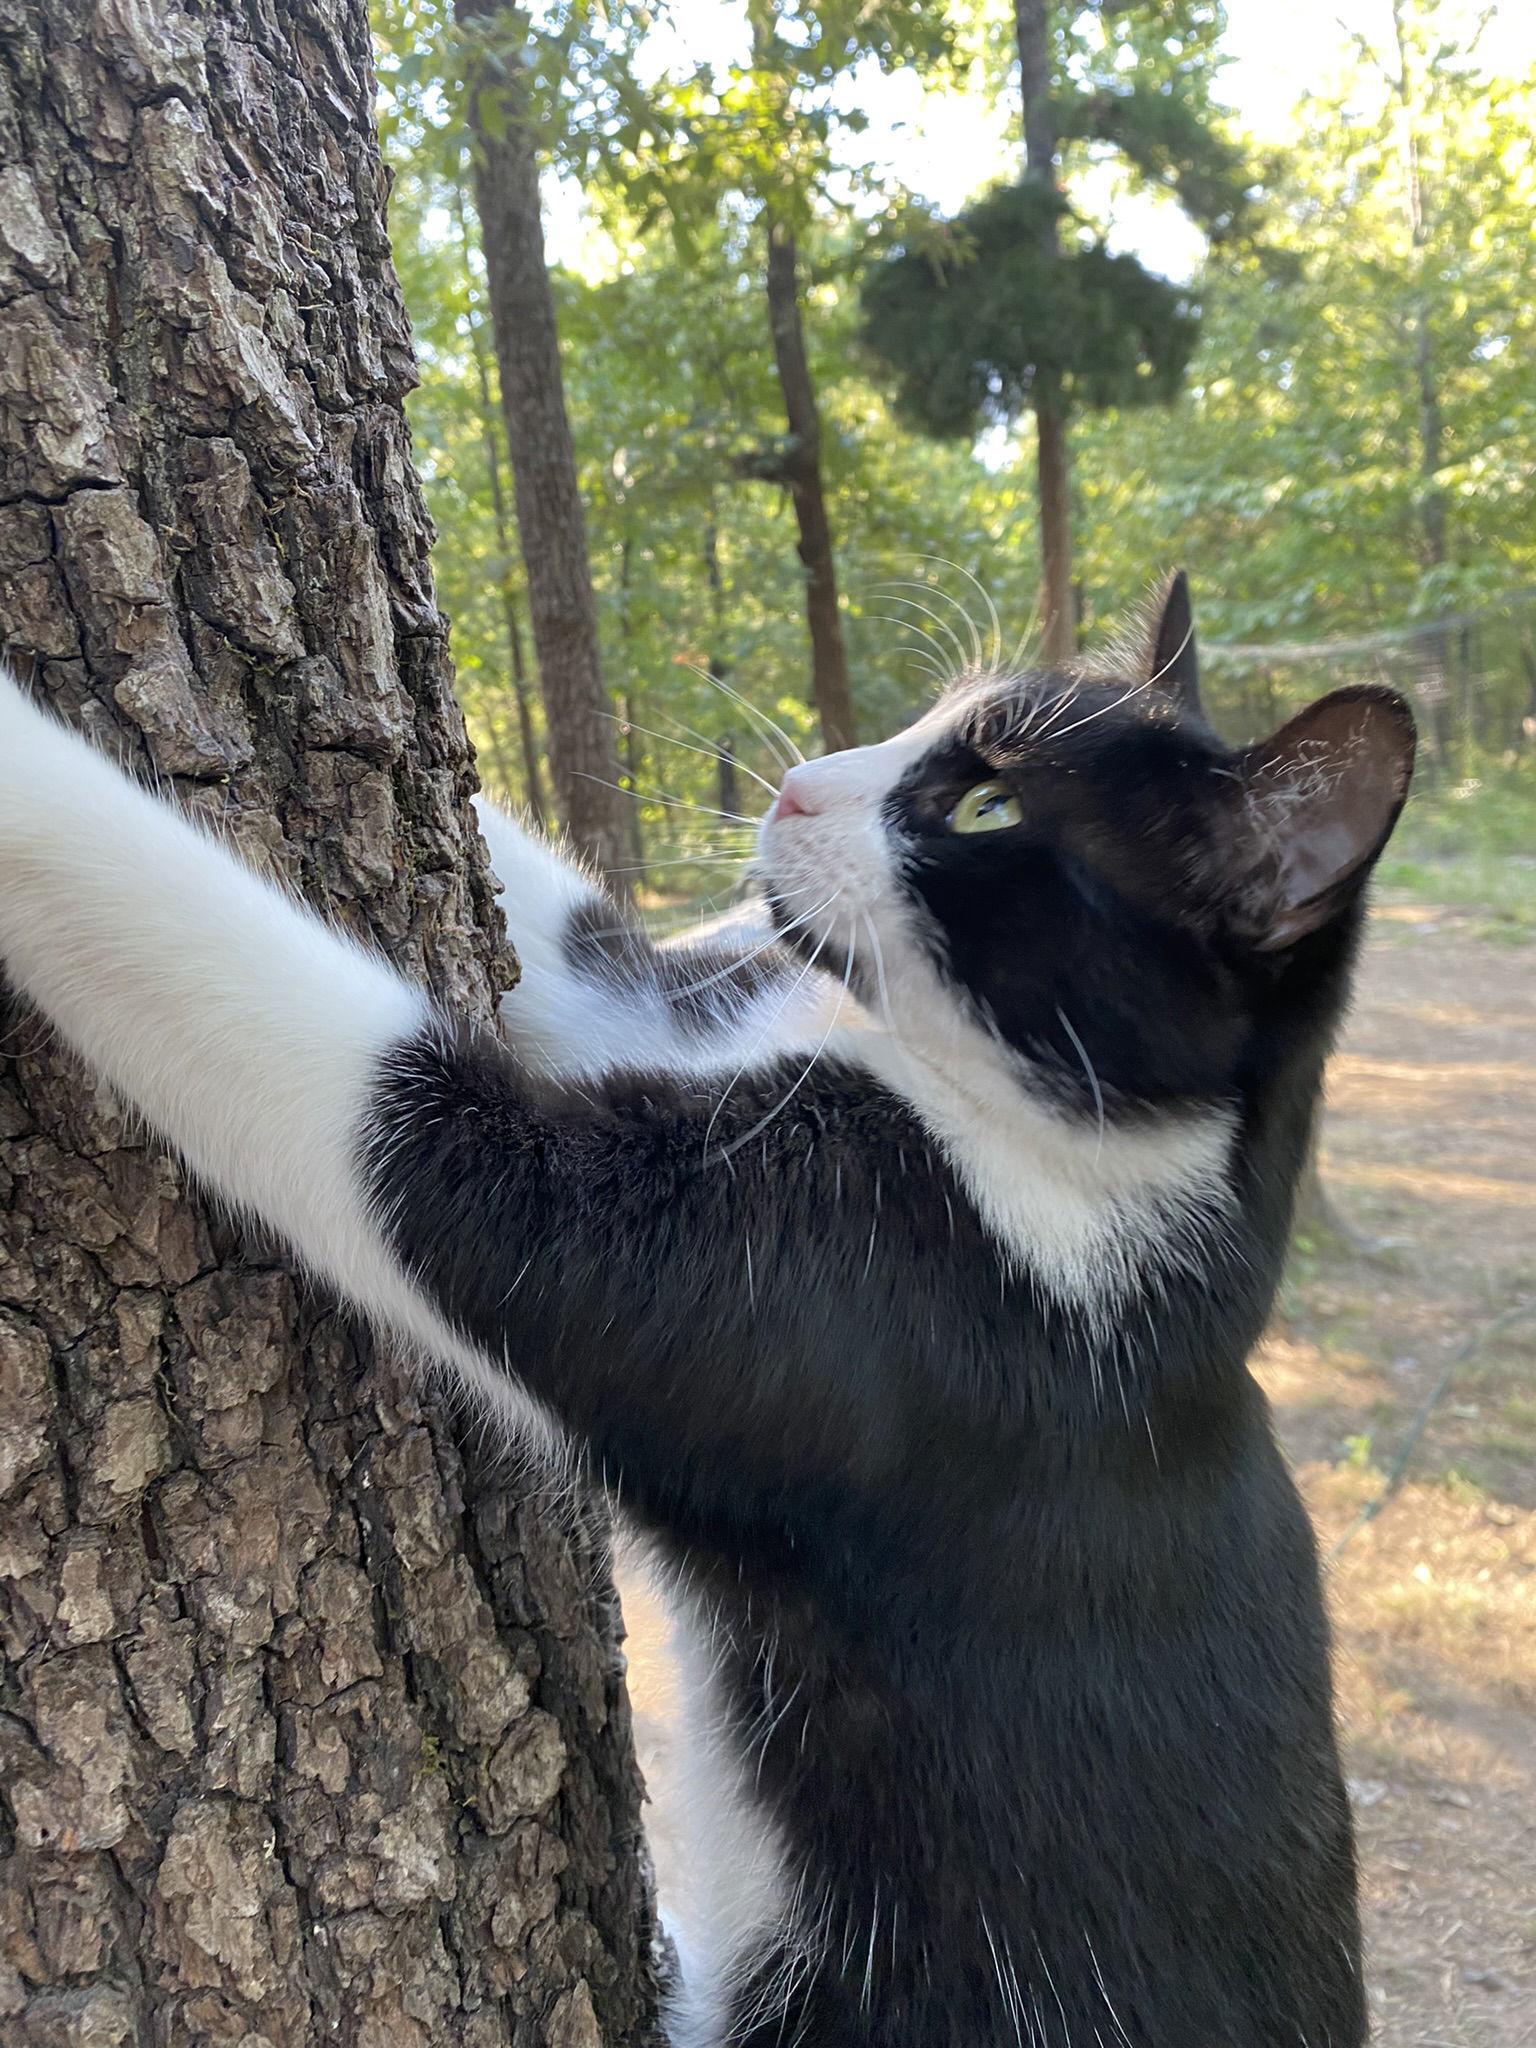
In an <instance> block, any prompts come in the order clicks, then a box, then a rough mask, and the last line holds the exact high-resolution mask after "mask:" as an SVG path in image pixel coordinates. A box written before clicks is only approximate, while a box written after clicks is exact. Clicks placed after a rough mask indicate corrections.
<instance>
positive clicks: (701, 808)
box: [576, 768, 757, 829]
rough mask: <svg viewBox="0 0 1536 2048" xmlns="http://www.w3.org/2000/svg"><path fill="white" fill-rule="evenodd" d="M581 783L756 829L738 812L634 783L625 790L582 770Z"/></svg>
mask: <svg viewBox="0 0 1536 2048" xmlns="http://www.w3.org/2000/svg"><path fill="white" fill-rule="evenodd" d="M576 773H577V775H578V776H579V777H580V778H581V780H582V781H583V782H596V783H598V784H600V785H601V787H602V788H604V789H616V790H617V791H618V793H619V795H620V796H632V797H637V798H638V799H639V801H640V802H641V803H647V804H665V805H666V806H667V807H668V809H669V810H674V811H697V812H698V813H699V815H700V817H703V818H724V819H725V820H726V822H727V823H728V824H731V825H746V826H749V827H752V828H753V829H755V828H756V825H757V820H756V819H755V818H744V817H742V815H741V813H740V812H739V811H717V810H716V809H715V807H714V805H713V804H691V803H689V802H688V801H687V800H686V799H685V798H683V797H680V796H663V795H662V793H661V791H660V790H659V789H642V788H641V787H640V785H639V784H638V783H634V784H632V785H631V787H630V788H628V789H626V788H625V787H624V785H623V783H622V782H609V781H608V780H607V778H606V777H605V776H602V775H589V774H588V773H587V771H586V769H584V768H578V769H577V770H576Z"/></svg>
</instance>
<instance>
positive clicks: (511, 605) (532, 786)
mask: <svg viewBox="0 0 1536 2048" xmlns="http://www.w3.org/2000/svg"><path fill="white" fill-rule="evenodd" d="M456 198H457V205H458V217H459V236H460V240H461V241H462V242H463V244H464V249H465V255H466V259H467V256H468V251H469V235H468V232H467V228H466V224H465V220H464V207H463V199H462V196H461V195H457V194H456ZM465 271H466V274H468V273H469V264H468V261H467V260H466V262H465ZM469 345H470V347H471V348H472V349H473V351H474V357H475V376H476V379H477V381H478V383H479V386H480V432H481V438H482V440H483V442H484V445H485V466H486V473H487V475H488V476H489V478H490V485H491V510H492V513H493V515H494V517H495V521H496V552H497V554H498V555H499V556H500V558H501V616H502V621H503V623H504V625H505V626H506V629H507V656H508V659H509V661H510V663H511V675H512V695H513V697H514V699H515V701H516V705H517V734H518V740H519V743H520V744H521V747H522V753H523V796H524V801H525V802H526V803H527V805H528V809H529V812H530V813H531V815H532V818H533V821H534V823H535V824H536V825H537V826H538V827H539V829H540V830H541V831H546V830H547V829H548V817H549V807H548V805H547V804H546V803H545V801H544V786H543V784H544V779H543V776H542V775H541V774H540V772H539V746H538V741H537V740H536V739H535V737H534V731H533V707H532V706H531V705H530V704H529V702H528V670H527V664H526V663H525V661H524V659H523V625H522V621H521V619H520V618H519V617H518V615H517V592H516V591H515V590H514V589H513V587H512V527H511V522H510V521H509V520H508V518H507V494H506V492H505V491H504V490H503V489H502V483H501V445H500V439H499V436H498V434H497V431H496V429H497V424H498V423H497V419H496V415H495V409H494V407H493V406H492V404H491V374H490V365H489V363H488V362H487V361H486V351H485V332H484V329H483V328H482V327H481V324H480V322H479V320H478V319H477V318H476V317H475V315H474V313H473V312H471V314H470V316H469ZM503 431H504V430H503Z"/></svg>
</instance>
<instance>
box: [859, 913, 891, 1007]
mask: <svg viewBox="0 0 1536 2048" xmlns="http://www.w3.org/2000/svg"><path fill="white" fill-rule="evenodd" d="M859 915H860V918H861V919H862V921H863V925H864V929H865V930H866V931H867V932H868V933H869V942H870V947H871V949H872V951H873V953H874V956H875V980H876V982H877V984H878V986H879V989H880V1014H881V1016H882V1017H884V1019H885V1028H886V1030H887V1031H889V1032H892V1033H894V1032H895V1029H896V1023H895V1019H894V1018H893V1017H892V1015H891V994H890V990H889V989H888V988H887V986H886V981H885V950H884V948H883V947H882V946H881V944H880V934H879V932H878V931H877V930H876V928H875V921H874V919H873V918H872V917H871V916H870V914H869V912H868V911H867V910H864V911H861V912H860V913H859Z"/></svg>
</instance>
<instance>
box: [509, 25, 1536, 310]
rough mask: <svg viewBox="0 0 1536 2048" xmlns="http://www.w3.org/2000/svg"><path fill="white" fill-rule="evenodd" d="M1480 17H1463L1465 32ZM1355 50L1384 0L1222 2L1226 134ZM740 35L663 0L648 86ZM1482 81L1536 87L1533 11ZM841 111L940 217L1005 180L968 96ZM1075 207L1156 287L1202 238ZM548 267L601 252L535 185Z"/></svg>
mask: <svg viewBox="0 0 1536 2048" xmlns="http://www.w3.org/2000/svg"><path fill="white" fill-rule="evenodd" d="M1488 12H1489V10H1488V9H1487V8H1486V7H1484V6H1476V5H1469V6H1467V7H1466V8H1465V9H1464V14H1465V18H1466V21H1467V22H1468V23H1469V24H1475V23H1476V21H1477V20H1478V19H1479V18H1480V17H1481V16H1482V15H1483V14H1485V13H1488ZM1354 37H1364V38H1365V39H1366V40H1367V42H1369V43H1370V45H1371V46H1372V48H1373V49H1375V50H1377V51H1378V52H1380V53H1381V55H1382V56H1383V57H1386V56H1388V55H1389V53H1390V50H1391V41H1392V6H1391V0H1283V4H1281V0H1227V33H1226V36H1225V39H1224V45H1223V46H1224V48H1225V50H1226V52H1227V53H1228V55H1229V57H1230V59H1231V61H1230V62H1229V63H1228V64H1227V65H1226V67H1225V68H1224V69H1223V71H1222V73H1221V81H1220V86H1219V92H1220V95H1221V97H1222V98H1223V99H1224V100H1225V101H1226V102H1227V103H1228V104H1229V105H1230V106H1231V107H1232V108H1233V110H1234V112H1235V114H1236V116H1237V123H1238V126H1239V127H1240V128H1241V129H1243V130H1245V131H1247V132H1248V133H1249V134H1251V135H1253V136H1254V137H1255V138H1257V139H1258V140H1259V141H1261V142H1283V141H1284V140H1285V139H1286V137H1287V135H1288V134H1289V133H1291V131H1292V129H1293V127H1294V120H1293V116H1294V111H1295V108H1296V106H1297V104H1298V102H1299V101H1300V100H1301V99H1302V97H1303V96H1304V95H1305V94H1306V93H1307V92H1309V91H1319V90H1326V89H1327V88H1328V87H1329V86H1330V85H1331V84H1332V83H1333V82H1334V81H1335V80H1336V79H1337V78H1338V77H1339V76H1340V75H1341V73H1342V72H1343V71H1344V70H1345V69H1346V67H1347V66H1348V64H1349V62H1350V60H1351V54H1352V53H1351V39H1352V38H1354ZM746 45H747V32H746V17H745V10H744V9H743V8H742V7H741V6H740V4H739V0H674V4H673V6H672V8H671V10H670V13H669V16H668V17H667V18H666V20H665V21H664V22H658V24H657V26H656V28H655V30H654V31H653V32H652V35H651V37H650V38H649V40H648V42H647V44H646V45H645V47H644V50H643V53H642V65H641V68H642V69H643V70H644V71H646V72H647V73H650V74H652V75H656V74H659V73H660V72H662V71H663V70H666V69H669V68H680V67H682V66H684V65H692V64H699V63H709V64H714V65H718V66H720V67H721V68H722V69H723V68H725V67H727V66H729V65H730V64H731V63H733V62H739V61H742V60H744V58H745V55H746ZM1477 54H1478V57H1479V59H1480V60H1481V64H1482V68H1483V69H1484V70H1485V71H1486V72H1487V73H1488V74H1489V75H1490V76H1501V77H1505V78H1511V79H1520V78H1527V77H1530V76H1531V75H1532V74H1536V5H1533V4H1531V0H1504V5H1503V6H1501V7H1497V8H1495V9H1494V10H1492V12H1491V14H1489V19H1488V21H1487V25H1486V27H1485V28H1484V30H1483V33H1482V37H1481V39H1480V41H1479V43H1478V49H1477ZM845 96H846V99H847V103H848V104H849V106H850V107H852V106H857V107H858V108H859V109H860V110H861V111H862V112H863V113H864V114H865V115H866V116H867V118H868V122H869V126H868V129H867V131H866V133H865V134H864V135H863V136H862V137H849V138H847V141H846V144H845V147H844V155H845V157H847V158H851V157H852V155H853V154H854V153H855V152H857V153H858V154H859V155H860V157H861V158H862V160H863V161H865V162H868V163H871V164H877V165H880V166H883V167H885V168H887V169H888V170H889V171H890V173H891V175H892V177H893V178H894V179H895V180H896V181H897V182H898V183H900V184H903V185H905V186H906V187H907V188H908V189H909V190H910V191H912V192H914V193H916V194H917V195H918V196H919V197H920V198H923V199H926V200H929V201H931V202H932V203H933V204H934V205H936V206H937V207H939V208H940V209H941V210H942V211H943V212H945V213H955V212H958V210H959V209H960V207H961V206H963V205H964V203H965V201H966V200H967V199H969V198H971V197H972V196H973V195H974V194H975V193H977V192H978V191H980V190H981V189H982V188H983V187H984V186H986V185H987V184H989V183H991V182H992V181H993V180H995V179H998V178H1001V177H1006V176H1008V175H1010V174H1011V173H1012V171H1013V170H1014V168H1015V165H1016V161H1017V154H1018V145H1017V139H1016V135H1015V132H1014V130H1015V123H1014V118H1013V115H1012V112H1011V110H1010V109H1008V108H992V107H989V106H987V104H986V103H985V101H984V99H983V98H982V96H981V95H980V94H979V93H959V92H925V90H924V88H923V86H922V84H921V82H920V81H919V80H918V78H917V77H916V76H915V75H914V74H912V73H896V74H892V75H890V76H882V75H881V74H880V72H879V71H878V70H877V69H876V67H875V66H874V65H872V64H868V65H864V66H861V67H860V69H859V70H858V71H857V72H855V73H853V74H852V75H851V76H850V79H849V82H848V86H847V90H846V95H845ZM1078 191H1079V196H1080V198H1081V200H1082V201H1083V203H1084V205H1085V206H1086V207H1087V208H1088V210H1090V211H1091V212H1092V213H1093V214H1094V215H1095V217H1096V218H1098V219H1099V220H1101V221H1107V222H1108V223H1109V224H1110V245H1111V247H1113V248H1116V249H1127V250H1130V251H1132V252H1134V253H1135V254H1136V255H1138V256H1140V257H1141V259H1142V261H1143V262H1144V263H1146V264H1148V265H1149V266H1150V267H1151V268H1152V269H1154V270H1158V271H1161V272H1163V274H1164V275H1166V276H1171V277H1187V276H1189V275H1190V274H1191V272H1192V271H1193V270H1194V268H1195V266H1196V265H1197V264H1198V262H1199V260H1200V257H1201V254H1202V253H1203V250H1204V242H1203V239H1202V237H1201V235H1200V233H1199V231H1198V229H1196V228H1195V227H1193V226H1192V225H1191V224H1190V222H1189V221H1188V220H1187V219H1186V218H1185V216H1184V215H1183V214H1182V213H1181V212H1180V211H1179V209H1178V207H1177V206H1175V205H1174V204H1173V202H1172V201H1171V200H1161V199H1158V198H1156V197H1151V196H1148V195H1145V194H1139V193H1129V192H1125V191H1123V190H1118V189H1117V187H1116V182H1115V175H1114V173H1113V172H1111V171H1109V170H1108V169H1107V168H1106V171H1105V173H1104V175H1103V177H1102V178H1095V177H1093V176H1092V175H1090V176H1089V177H1088V178H1087V179H1082V180H1079V184H1078ZM546 209H547V233H548V238H549V244H550V251H551V255H552V257H553V258H554V259H555V260H557V261H560V262H564V263H567V264H570V265H572V266H573V267H575V268H578V269H585V268H588V267H589V266H593V267H597V268H602V267H604V266H605V263H606V261H607V260H608V254H607V252H606V251H604V252H603V253H602V254H599V253H598V252H597V251H596V250H593V251H591V253H590V254H589V253H588V251H587V249H586V247H585V246H584V245H585V244H586V241H587V236H586V233H585V230H584V228H583V225H582V220H581V198H580V194H579V192H578V191H577V190H576V188H575V187H574V186H572V185H565V186H562V187H556V186H555V184H554V181H553V180H549V181H547V184H546Z"/></svg>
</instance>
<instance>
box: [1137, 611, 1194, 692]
mask: <svg viewBox="0 0 1536 2048" xmlns="http://www.w3.org/2000/svg"><path fill="white" fill-rule="evenodd" d="M1194 637H1195V628H1194V622H1193V621H1191V622H1190V624H1189V625H1188V626H1187V627H1186V628H1185V630H1184V638H1183V639H1182V640H1181V641H1180V642H1179V644H1178V646H1177V647H1175V649H1174V650H1173V652H1172V654H1170V655H1169V657H1168V659H1167V660H1166V661H1165V662H1164V663H1163V665H1162V667H1161V668H1159V669H1154V670H1153V671H1152V673H1151V675H1149V676H1148V677H1147V686H1148V688H1150V687H1151V686H1152V685H1153V684H1154V683H1160V682H1161V681H1162V680H1163V677H1164V676H1165V675H1168V674H1169V673H1170V672H1171V671H1172V670H1173V669H1175V668H1176V667H1177V666H1178V664H1179V663H1180V662H1181V661H1182V660H1183V659H1184V656H1185V654H1186V653H1187V652H1188V650H1189V646H1190V643H1191V642H1192V641H1193V639H1194Z"/></svg>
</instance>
